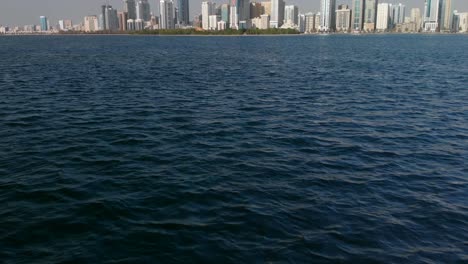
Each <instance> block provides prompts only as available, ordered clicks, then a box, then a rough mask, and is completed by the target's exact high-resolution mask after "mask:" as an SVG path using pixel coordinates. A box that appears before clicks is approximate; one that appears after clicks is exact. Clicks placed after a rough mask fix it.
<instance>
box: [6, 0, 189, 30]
mask: <svg viewBox="0 0 468 264" xmlns="http://www.w3.org/2000/svg"><path fill="white" fill-rule="evenodd" d="M157 1H159V16H156V15H154V14H153V13H152V12H151V5H150V2H149V0H123V10H122V11H118V10H117V9H115V8H113V7H112V6H111V5H109V4H103V5H101V6H100V9H99V15H89V16H85V17H84V19H83V21H82V22H81V23H80V24H76V25H73V23H72V21H71V20H59V21H58V24H57V25H55V26H52V25H51V24H50V22H49V20H48V18H47V17H45V16H41V17H40V18H39V25H30V26H23V27H13V28H10V27H6V26H1V25H0V34H8V33H10V34H21V33H35V34H39V33H43V34H51V33H59V32H61V31H84V32H118V31H134V30H143V29H175V28H183V27H189V26H190V25H191V23H190V19H189V17H190V15H189V0H177V6H176V5H175V4H174V0H157Z"/></svg>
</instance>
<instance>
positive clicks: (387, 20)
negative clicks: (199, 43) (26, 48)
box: [0, 0, 468, 34]
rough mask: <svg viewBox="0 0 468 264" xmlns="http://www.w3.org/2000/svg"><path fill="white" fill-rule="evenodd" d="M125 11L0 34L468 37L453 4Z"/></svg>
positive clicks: (179, 1) (131, 0) (247, 1)
mask: <svg viewBox="0 0 468 264" xmlns="http://www.w3.org/2000/svg"><path fill="white" fill-rule="evenodd" d="M122 1H123V10H122V11H118V10H117V9H115V8H113V7H112V6H111V5H109V4H104V5H102V6H100V9H99V15H90V16H86V17H84V19H83V21H82V22H81V23H80V24H76V25H74V24H73V23H72V21H71V20H59V21H58V23H57V24H56V25H54V26H52V25H50V22H49V20H48V19H47V17H45V16H41V17H40V18H39V25H26V26H23V27H12V28H10V27H6V26H0V34H21V33H44V34H50V33H58V32H61V31H84V32H118V31H136V30H143V29H176V28H198V29H200V30H206V31H208V30H226V29H235V30H239V29H271V28H283V29H295V30H298V31H300V32H301V33H315V32H360V33H364V32H369V33H370V32H464V33H468V12H458V11H456V10H453V8H452V0H421V1H424V10H423V12H421V10H420V9H419V8H412V9H411V10H407V8H406V6H405V5H404V4H402V3H399V4H392V3H386V2H383V1H386V0H353V1H352V6H348V5H346V4H339V5H337V3H336V2H337V0H320V1H321V2H320V12H311V13H300V12H299V7H298V6H296V5H289V4H286V3H285V0H264V1H262V2H255V1H252V0H222V1H229V3H223V4H221V5H217V4H216V3H214V2H212V1H203V2H202V5H201V14H200V15H198V16H196V17H195V18H194V19H193V21H190V18H189V17H190V15H189V0H154V1H157V2H158V1H159V15H154V13H152V12H151V6H150V2H149V0H122Z"/></svg>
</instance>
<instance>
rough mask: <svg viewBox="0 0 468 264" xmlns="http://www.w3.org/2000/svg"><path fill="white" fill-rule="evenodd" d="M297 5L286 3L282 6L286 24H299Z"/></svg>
mask: <svg viewBox="0 0 468 264" xmlns="http://www.w3.org/2000/svg"><path fill="white" fill-rule="evenodd" d="M298 19H299V7H298V6H296V5H287V6H285V7H284V23H285V24H288V25H298V24H299V20H298Z"/></svg>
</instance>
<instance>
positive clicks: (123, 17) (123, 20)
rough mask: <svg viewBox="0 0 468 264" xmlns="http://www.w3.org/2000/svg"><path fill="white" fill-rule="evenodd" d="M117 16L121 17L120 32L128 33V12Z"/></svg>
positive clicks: (119, 13)
mask: <svg viewBox="0 0 468 264" xmlns="http://www.w3.org/2000/svg"><path fill="white" fill-rule="evenodd" d="M117 16H118V17H119V30H120V31H127V20H128V13H127V12H118V13H117Z"/></svg>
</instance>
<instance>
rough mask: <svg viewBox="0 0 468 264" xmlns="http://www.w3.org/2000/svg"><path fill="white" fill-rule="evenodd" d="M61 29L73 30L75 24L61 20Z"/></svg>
mask: <svg viewBox="0 0 468 264" xmlns="http://www.w3.org/2000/svg"><path fill="white" fill-rule="evenodd" d="M58 23H59V29H60V30H72V29H73V23H72V21H71V20H70V19H64V20H59V22H58Z"/></svg>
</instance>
